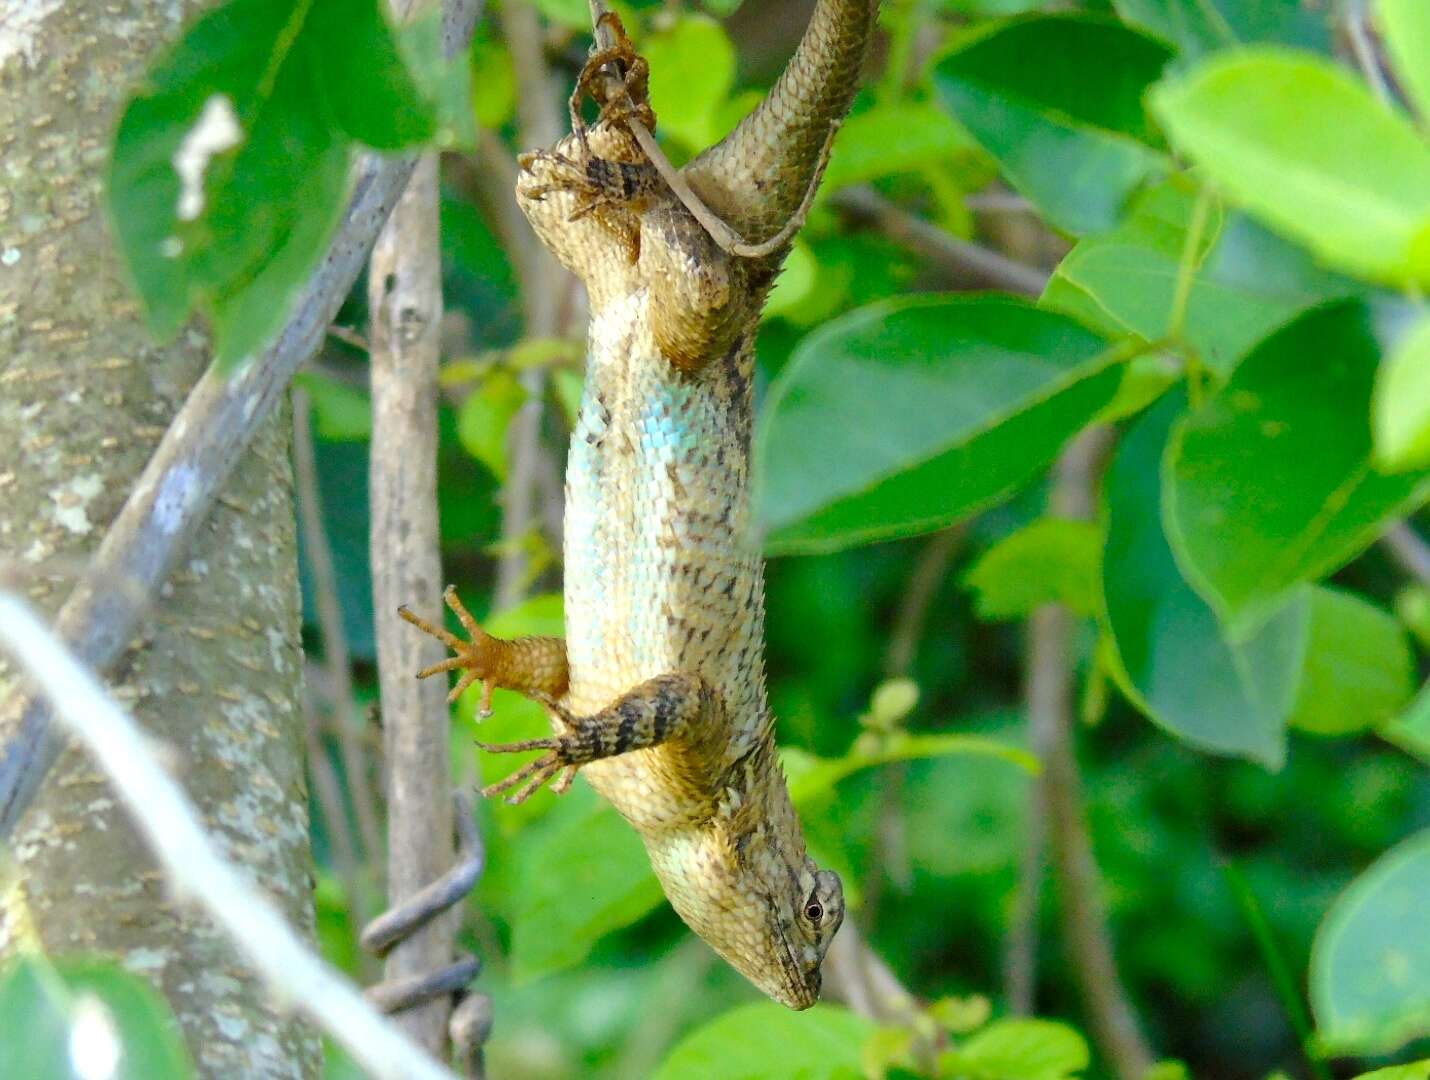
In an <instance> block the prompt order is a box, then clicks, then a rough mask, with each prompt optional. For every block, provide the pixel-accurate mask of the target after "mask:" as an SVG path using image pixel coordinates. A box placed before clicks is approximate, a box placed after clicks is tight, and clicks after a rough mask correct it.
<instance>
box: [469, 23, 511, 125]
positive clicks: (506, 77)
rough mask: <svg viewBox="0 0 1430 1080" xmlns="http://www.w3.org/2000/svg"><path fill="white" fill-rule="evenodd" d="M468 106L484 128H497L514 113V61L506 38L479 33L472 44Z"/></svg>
mask: <svg viewBox="0 0 1430 1080" xmlns="http://www.w3.org/2000/svg"><path fill="white" fill-rule="evenodd" d="M471 64H472V109H473V111H474V112H475V113H476V118H477V123H479V124H481V126H482V127H484V128H493V129H495V128H499V127H501V126H502V125H503V124H505V123H506V122H507V121H508V120H510V119H511V118H512V116H514V115H515V114H516V65H515V64H514V63H513V62H512V59H511V52H510V50H508V49H507V47H506V42H504V41H499V40H495V39H493V38H490V37H480V38H478V39H477V40H476V42H475V43H473V45H472V57H471Z"/></svg>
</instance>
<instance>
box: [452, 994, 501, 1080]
mask: <svg viewBox="0 0 1430 1080" xmlns="http://www.w3.org/2000/svg"><path fill="white" fill-rule="evenodd" d="M447 1028H448V1031H450V1032H451V1036H452V1047H453V1049H454V1050H456V1053H457V1064H458V1067H459V1068H460V1069H461V1070H462V1073H463V1075H465V1076H468V1077H470V1078H471V1080H482V1078H483V1077H484V1076H485V1075H486V1067H485V1063H484V1062H483V1061H482V1047H483V1046H485V1045H486V1042H487V1039H488V1037H489V1036H490V1035H491V1033H492V999H491V995H490V994H468V995H467V996H466V997H465V998H463V999H462V1000H461V1001H460V1002H458V1003H457V1007H456V1008H455V1009H453V1010H452V1020H451V1022H450V1023H449V1024H448V1025H447Z"/></svg>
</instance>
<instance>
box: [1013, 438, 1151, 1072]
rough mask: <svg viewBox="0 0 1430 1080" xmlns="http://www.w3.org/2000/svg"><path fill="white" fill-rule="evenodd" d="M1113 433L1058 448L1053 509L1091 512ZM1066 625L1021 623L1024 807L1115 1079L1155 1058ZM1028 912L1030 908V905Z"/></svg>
mask: <svg viewBox="0 0 1430 1080" xmlns="http://www.w3.org/2000/svg"><path fill="white" fill-rule="evenodd" d="M1110 439H1111V432H1110V430H1109V429H1107V428H1102V427H1098V428H1091V429H1089V430H1088V431H1086V432H1084V433H1083V434H1082V435H1081V436H1079V437H1078V438H1077V439H1075V440H1074V441H1073V442H1072V443H1071V444H1070V445H1069V446H1068V448H1067V449H1066V450H1065V451H1064V452H1063V456H1062V457H1061V459H1059V462H1058V465H1057V467H1056V470H1055V478H1054V485H1053V494H1052V499H1051V503H1052V505H1051V507H1050V509H1051V510H1052V512H1053V513H1054V514H1055V515H1057V516H1058V517H1069V518H1080V519H1087V518H1090V517H1091V516H1092V513H1093V488H1094V485H1095V477H1096V475H1097V472H1098V470H1099V468H1100V463H1101V461H1102V459H1103V458H1104V457H1105V455H1106V451H1107V449H1108V446H1109V442H1110ZM1073 625H1074V623H1073V616H1072V613H1071V612H1069V611H1068V610H1067V608H1066V607H1064V606H1063V605H1061V604H1049V605H1046V606H1044V607H1041V608H1039V609H1038V610H1037V611H1036V612H1034V613H1033V617H1032V619H1031V620H1030V622H1029V625H1028V653H1027V664H1028V685H1027V699H1028V722H1029V726H1030V728H1031V730H1032V742H1033V750H1034V752H1035V753H1036V754H1037V755H1038V756H1039V757H1040V758H1041V759H1042V761H1043V765H1044V770H1043V773H1042V775H1041V777H1040V778H1039V786H1040V788H1041V794H1040V795H1039V796H1038V797H1036V798H1035V799H1034V802H1033V805H1032V808H1031V812H1032V813H1034V814H1036V813H1039V812H1042V813H1044V814H1045V817H1046V821H1047V835H1048V840H1049V847H1050V849H1051V850H1050V855H1051V857H1052V865H1053V868H1054V871H1055V874H1056V880H1057V885H1058V899H1059V909H1060V911H1061V913H1062V926H1063V938H1064V942H1065V945H1066V947H1067V949H1068V950H1069V952H1070V953H1071V954H1072V957H1073V967H1074V969H1075V971H1076V972H1077V977H1078V981H1079V982H1080V984H1081V988H1082V996H1083V1002H1084V1004H1085V1006H1086V1008H1087V1011H1088V1015H1089V1019H1090V1026H1091V1029H1092V1034H1093V1038H1094V1040H1095V1041H1096V1042H1097V1044H1098V1047H1099V1049H1100V1050H1101V1052H1102V1054H1103V1055H1104V1056H1105V1057H1106V1058H1107V1059H1108V1061H1109V1062H1110V1064H1111V1065H1112V1067H1113V1069H1114V1070H1115V1071H1116V1073H1117V1075H1118V1076H1119V1077H1120V1078H1121V1080H1140V1078H1141V1077H1142V1076H1143V1075H1144V1074H1145V1073H1146V1072H1147V1070H1148V1069H1149V1068H1150V1067H1151V1065H1152V1060H1153V1058H1152V1052H1151V1050H1150V1049H1149V1048H1148V1046H1147V1043H1146V1041H1145V1039H1144V1038H1143V1036H1142V1032H1141V1029H1140V1028H1139V1026H1138V1023H1137V1017H1136V1014H1135V1012H1134V1011H1133V1009H1132V1004H1131V1002H1130V1001H1129V1000H1128V998H1127V994H1126V991H1125V990H1124V989H1123V986H1122V982H1121V979H1120V978H1119V976H1118V973H1117V961H1116V958H1115V956H1114V954H1113V948H1112V934H1111V931H1110V928H1109V926H1108V919H1107V911H1106V907H1105V905H1104V903H1103V898H1102V888H1103V886H1102V875H1101V873H1100V872H1099V870H1098V867H1097V862H1096V859H1095V858H1094V856H1093V851H1092V840H1091V837H1090V835H1089V832H1088V825H1087V812H1086V808H1085V806H1084V804H1083V794H1082V776H1081V774H1080V773H1079V771H1078V765H1077V755H1076V752H1075V750H1074V747H1073V736H1072V725H1073V701H1072V696H1073V669H1072V662H1071V655H1070V654H1071V645H1072V641H1071V638H1072V628H1073ZM1023 884H1024V887H1025V888H1027V887H1028V885H1029V883H1028V882H1026V881H1025V882H1024V883H1023ZM1032 911H1033V912H1034V913H1036V908H1035V907H1034V908H1032ZM1030 966H1031V965H1030ZM1029 978H1030V981H1031V972H1029Z"/></svg>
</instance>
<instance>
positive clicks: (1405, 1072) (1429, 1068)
mask: <svg viewBox="0 0 1430 1080" xmlns="http://www.w3.org/2000/svg"><path fill="white" fill-rule="evenodd" d="M1355 1080H1430V1058H1426V1059H1425V1060H1424V1061H1412V1062H1411V1063H1410V1064H1408V1065H1391V1066H1389V1067H1387V1068H1384V1069H1376V1070H1375V1072H1368V1073H1361V1074H1360V1075H1359V1076H1357V1077H1356V1078H1355Z"/></svg>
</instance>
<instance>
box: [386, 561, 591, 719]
mask: <svg viewBox="0 0 1430 1080" xmlns="http://www.w3.org/2000/svg"><path fill="white" fill-rule="evenodd" d="M442 597H443V599H444V600H446V602H447V606H448V607H449V608H451V609H452V612H453V613H454V614H455V615H456V616H457V620H458V621H459V622H460V623H461V624H462V628H463V629H464V630H466V632H467V636H468V639H469V640H466V641H463V640H462V639H461V638H459V637H458V636H457V635H456V634H453V633H451V632H450V631H448V630H447V629H446V628H445V627H442V626H438V625H436V624H434V623H431V622H429V621H428V620H426V619H424V618H422V617H421V616H420V615H415V614H413V613H412V612H411V611H410V610H408V609H407V608H406V607H400V608H398V609H397V614H398V615H400V616H401V617H402V618H403V619H405V620H406V621H407V622H409V623H411V624H412V625H413V626H415V627H417V629H419V630H421V631H422V632H423V633H426V634H430V635H431V636H432V637H435V638H436V639H437V640H439V641H441V642H442V643H443V644H444V645H446V646H447V647H448V648H449V649H451V650H452V651H453V652H454V653H456V655H455V656H449V657H448V658H447V659H445V660H439V661H438V662H437V663H435V664H432V665H430V666H429V667H425V668H423V669H422V670H421V671H419V672H418V673H417V677H418V678H419V679H425V678H427V677H428V676H430V675H436V674H438V673H440V672H446V671H460V672H461V673H462V675H461V677H460V678H459V679H458V680H457V682H456V683H455V684H454V685H453V687H452V690H451V692H450V693H449V694H448V695H447V700H448V701H456V700H457V698H459V697H460V696H461V695H462V692H463V691H464V690H466V689H467V687H469V686H471V685H472V684H473V683H475V682H477V681H479V680H480V681H481V683H482V701H481V705H480V707H479V710H478V714H479V715H480V716H482V717H483V718H485V717H487V716H490V715H491V697H492V691H493V690H494V689H496V688H497V687H499V686H500V687H505V688H507V689H509V690H515V691H517V692H518V693H521V694H526V695H527V696H528V697H535V698H539V699H543V700H545V699H548V698H550V699H555V698H558V697H560V696H562V695H563V694H565V693H566V686H567V682H568V681H569V678H570V672H569V668H568V666H567V663H566V643H565V642H564V641H562V640H561V639H560V638H554V637H520V638H513V639H512V640H510V641H507V640H504V639H502V638H497V637H492V635H491V634H488V633H487V632H486V631H485V630H483V629H482V628H481V626H480V625H479V624H478V623H477V620H476V619H475V618H473V617H472V613H471V612H470V611H468V610H467V607H466V605H465V604H463V603H462V601H461V599H460V598H459V597H458V596H457V590H456V589H455V588H453V587H452V586H450V585H449V586H447V590H446V592H444V593H443V594H442Z"/></svg>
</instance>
